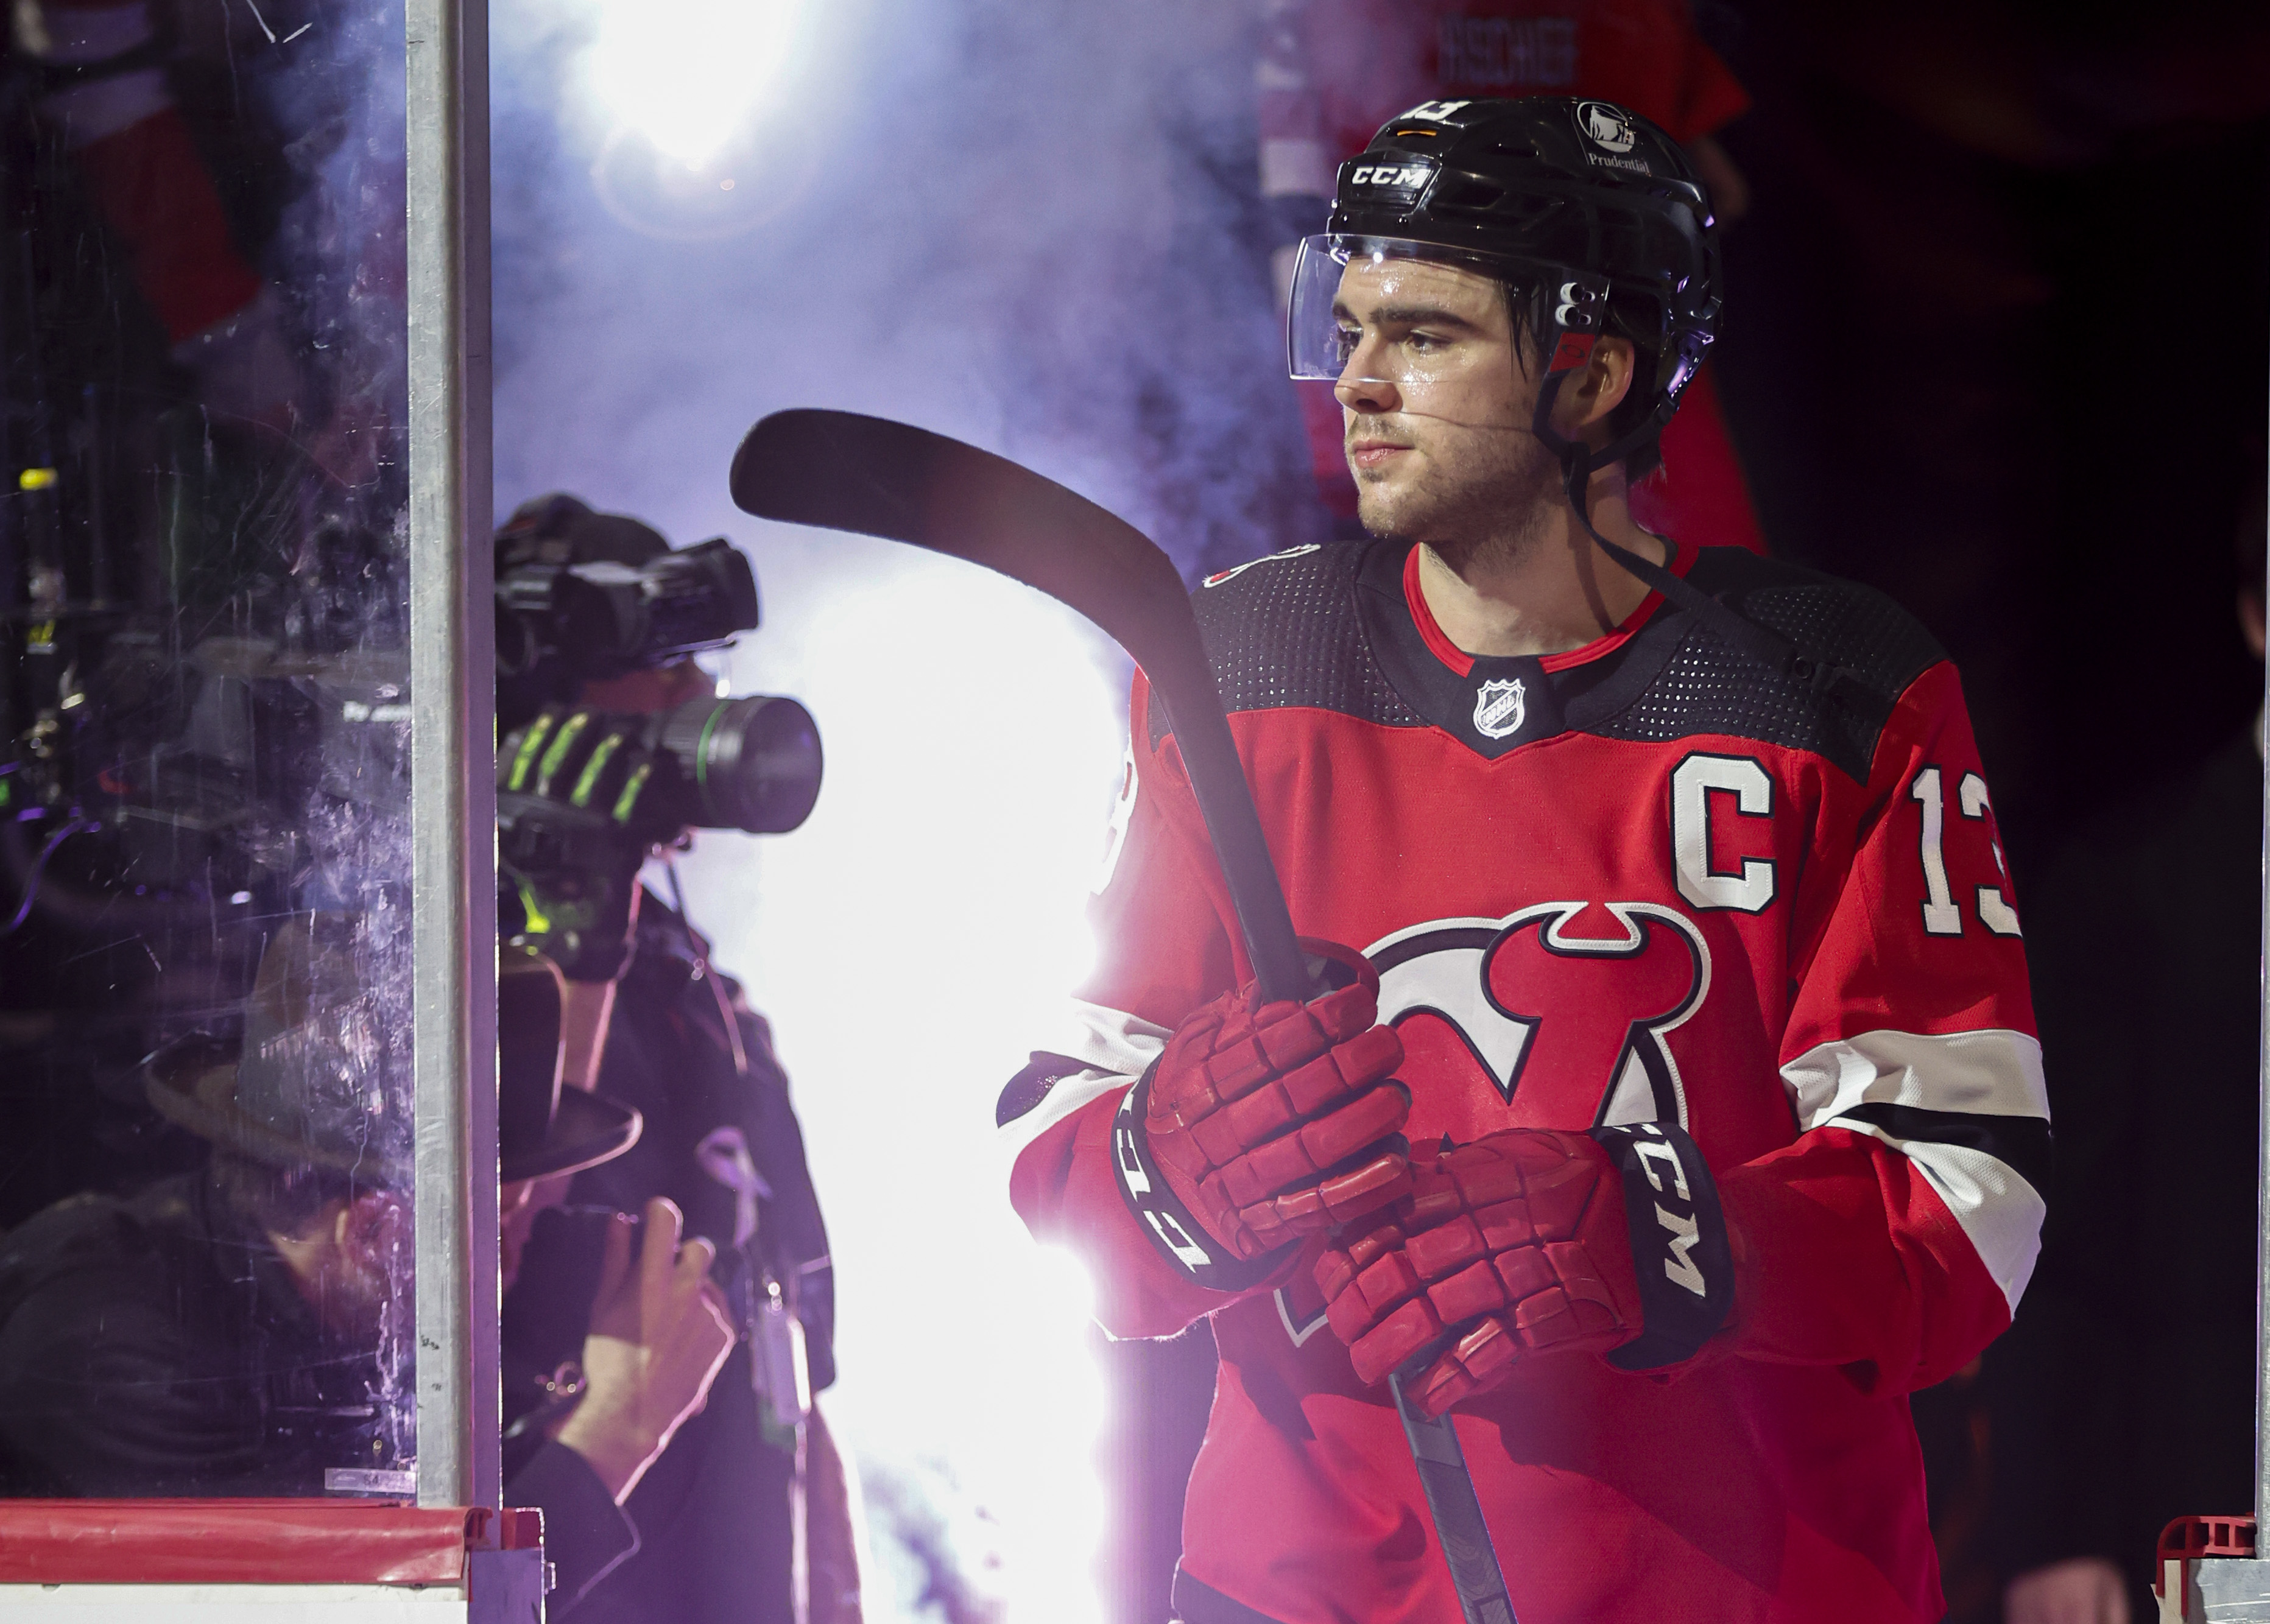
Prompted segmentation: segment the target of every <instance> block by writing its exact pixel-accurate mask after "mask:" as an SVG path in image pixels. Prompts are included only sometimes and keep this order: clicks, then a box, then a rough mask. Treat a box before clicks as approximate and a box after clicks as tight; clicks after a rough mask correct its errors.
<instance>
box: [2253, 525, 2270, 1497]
mask: <svg viewBox="0 0 2270 1624" xmlns="http://www.w3.org/2000/svg"><path fill="white" fill-rule="evenodd" d="M2264 545H2265V546H2266V547H2270V538H2266V540H2265V544H2264ZM2265 578H2266V580H2270V576H2266V577H2265ZM2263 702H2264V706H2265V710H2264V712H2263V717H2264V720H2265V722H2266V723H2270V662H2266V663H2265V664H2264V666H2263ZM2265 755H2266V757H2270V751H2266V752H2265ZM2262 805H2263V825H2262V827H2263V835H2264V849H2263V870H2262V881H2263V907H2262V917H2263V936H2262V953H2263V957H2262V960H2261V963H2262V967H2263V969H2264V980H2263V983H2262V1027H2261V1030H2260V1031H2259V1034H2257V1036H2258V1042H2259V1049H2258V1053H2259V1055H2260V1057H2261V1059H2262V1062H2263V1064H2262V1066H2261V1072H2260V1077H2259V1091H2258V1092H2259V1105H2258V1106H2257V1108H2256V1116H2257V1123H2256V1131H2257V1133H2258V1136H2259V1137H2258V1139H2257V1144H2258V1146H2259V1148H2258V1150H2257V1152H2256V1155H2257V1158H2258V1160H2257V1162H2256V1167H2255V1183H2256V1184H2257V1186H2258V1187H2259V1190H2260V1194H2259V1205H2258V1207H2257V1209H2256V1215H2255V1236H2254V1249H2255V1250H2254V1525H2255V1526H2256V1527H2257V1528H2258V1529H2259V1528H2260V1527H2262V1526H2263V1525H2264V1522H2265V1519H2266V1518H2270V760H2266V761H2265V763H2264V768H2263V779H2262Z"/></svg>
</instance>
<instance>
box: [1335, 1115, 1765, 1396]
mask: <svg viewBox="0 0 2270 1624" xmlns="http://www.w3.org/2000/svg"><path fill="white" fill-rule="evenodd" d="M1317 1286H1318V1287H1320V1288H1321V1289H1322V1290H1323V1292H1324V1303H1325V1313H1326V1316H1327V1317H1328V1318H1329V1319H1330V1321H1331V1323H1332V1330H1333V1331H1334V1332H1335V1333H1336V1334H1337V1335H1338V1336H1339V1339H1340V1340H1341V1341H1343V1342H1345V1343H1346V1344H1347V1346H1348V1353H1349V1356H1350V1358H1351V1359H1352V1360H1353V1361H1354V1364H1355V1369H1356V1375H1357V1376H1359V1377H1361V1379H1362V1380H1364V1381H1365V1382H1368V1383H1369V1382H1378V1381H1381V1380H1383V1379H1384V1378H1385V1377H1386V1376H1388V1375H1389V1373H1391V1371H1395V1370H1397V1369H1399V1368H1406V1367H1409V1368H1410V1369H1409V1373H1408V1374H1407V1376H1406V1382H1405V1390H1406V1392H1407V1393H1408V1395H1409V1396H1410V1398H1411V1400H1412V1402H1413V1404H1414V1405H1416V1407H1417V1408H1418V1409H1419V1410H1420V1412H1421V1413H1422V1414H1425V1415H1428V1416H1435V1415H1440V1414H1441V1413H1443V1411H1445V1410H1447V1409H1449V1408H1450V1406H1451V1405H1454V1404H1456V1403H1458V1401H1459V1400H1461V1399H1463V1398H1470V1397H1472V1396H1473V1394H1475V1393H1478V1392H1480V1391H1482V1390H1484V1389H1486V1388H1488V1387H1490V1386H1493V1385H1495V1383H1498V1382H1500V1381H1502V1380H1503V1379H1504V1377H1505V1376H1507V1374H1508V1373H1509V1372H1510V1371H1511V1370H1512V1368H1513V1367H1514V1366H1515V1365H1516V1364H1517V1362H1519V1361H1521V1360H1523V1359H1525V1358H1529V1357H1532V1356H1533V1355H1536V1354H1539V1353H1610V1354H1611V1357H1610V1361H1609V1362H1610V1363H1612V1364H1614V1365H1617V1366H1620V1367H1621V1368H1624V1369H1630V1370H1640V1369H1652V1368H1656V1367H1658V1366H1660V1365H1665V1364H1673V1363H1676V1362H1677V1361H1680V1360H1682V1359H1685V1358H1688V1356H1689V1355H1691V1354H1692V1353H1695V1350H1696V1349H1697V1348H1699V1347H1701V1346H1702V1343H1703V1342H1704V1341H1705V1340H1706V1339H1709V1337H1710V1335H1711V1334H1712V1333H1713V1332H1715V1331H1717V1329H1718V1328H1719V1326H1720V1325H1721V1324H1724V1323H1725V1317H1726V1313H1727V1310H1728V1309H1729V1308H1730V1307H1731V1305H1732V1300H1733V1265H1732V1254H1731V1251H1730V1250H1729V1248H1728V1244H1727V1240H1726V1233H1725V1221H1724V1220H1723V1218H1722V1217H1721V1215H1720V1212H1719V1208H1718V1198H1717V1188H1716V1186H1715V1184H1713V1183H1712V1182H1711V1178H1710V1168H1709V1167H1708V1165H1707V1164H1706V1163H1704V1161H1702V1154H1701V1153H1700V1152H1698V1151H1697V1150H1696V1149H1695V1144H1694V1141H1693V1140H1691V1139H1689V1138H1688V1137H1687V1136H1686V1135H1685V1134H1684V1133H1682V1132H1680V1131H1679V1130H1678V1129H1676V1128H1665V1127H1662V1126H1660V1125H1658V1124H1655V1123H1646V1124H1643V1125H1641V1126H1638V1127H1636V1128H1597V1129H1594V1130H1593V1131H1592V1132H1591V1134H1589V1135H1587V1134H1581V1133H1557V1132H1553V1131H1547V1130H1544V1129H1534V1128H1513V1129H1509V1130H1507V1131H1504V1132H1502V1133H1493V1134H1489V1135H1487V1137H1485V1138H1481V1139H1479V1140H1477V1141H1476V1142H1475V1143H1473V1144H1472V1145H1465V1146H1458V1147H1456V1148H1454V1149H1450V1150H1447V1151H1444V1152H1443V1153H1439V1154H1438V1155H1437V1156H1435V1158H1434V1160H1433V1161H1432V1162H1431V1163H1422V1164H1421V1165H1418V1166H1415V1167H1414V1168H1413V1189H1412V1193H1411V1194H1410V1195H1409V1196H1407V1197H1406V1198H1404V1199H1403V1201H1402V1202H1401V1203H1399V1204H1398V1206H1397V1208H1396V1211H1395V1213H1394V1215H1393V1217H1392V1218H1391V1219H1390V1220H1388V1221H1385V1222H1383V1223H1379V1224H1377V1225H1376V1226H1375V1227H1372V1228H1370V1229H1369V1230H1368V1231H1364V1232H1361V1233H1358V1234H1355V1235H1351V1236H1348V1237H1345V1243H1344V1245H1342V1246H1341V1247H1339V1248H1336V1249H1335V1250H1332V1251H1328V1252H1326V1253H1325V1254H1324V1257H1321V1258H1320V1259H1318V1260H1317ZM1611 1350H1613V1353H1611Z"/></svg>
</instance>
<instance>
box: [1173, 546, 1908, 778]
mask: <svg viewBox="0 0 2270 1624" xmlns="http://www.w3.org/2000/svg"><path fill="white" fill-rule="evenodd" d="M1406 552H1407V548H1406V547H1405V546H1404V545H1402V544H1400V543H1394V542H1384V541H1376V540H1373V541H1361V542H1346V543H1339V544H1335V545H1331V546H1324V547H1317V548H1313V549H1309V550H1306V551H1296V552H1292V553H1287V554H1284V555H1280V556H1279V557H1275V558H1270V559H1265V560H1259V561H1257V562H1256V563H1254V564H1251V565H1249V566H1247V567H1244V568H1242V569H1238V570H1235V571H1231V572H1228V574H1227V575H1217V576H1215V577H1213V582H1212V583H1211V584H1208V585H1205V586H1202V587H1200V588H1199V589H1198V591H1197V593H1196V594H1195V595H1194V601H1195V604H1196V607H1197V610H1198V629H1199V631H1200V632H1201V633H1202V634H1204V636H1205V644H1206V649H1207V650H1208V652H1209V653H1210V654H1211V655H1212V656H1213V673H1214V681H1215V682H1216V683H1217V684H1218V685H1219V686H1220V689H1221V699H1222V704H1223V706H1224V707H1225V708H1227V709H1228V711H1229V712H1230V713H1231V714H1232V715H1235V714H1236V713H1237V712H1240V711H1252V710H1273V709H1280V708H1288V707H1295V706H1297V707H1304V708H1317V709H1323V710H1332V711H1338V712H1339V713H1340V714H1341V715H1343V716H1355V717H1358V718H1361V720H1363V721H1366V722H1371V723H1378V724H1379V725H1381V726H1383V727H1428V726H1435V727H1439V728H1441V729H1443V730H1444V731H1445V732H1448V733H1450V734H1451V735H1452V736H1453V737H1455V738H1458V739H1460V740H1461V741H1462V742H1464V743H1465V745H1467V746H1468V747H1469V748H1471V749H1473V750H1474V751H1475V752H1476V753H1479V754H1480V755H1483V756H1486V757H1489V758H1492V759H1495V758H1496V757H1498V756H1501V755H1503V754H1505V753H1507V752H1508V751H1510V750H1513V749H1515V748H1517V747H1518V746H1519V745H1525V744H1531V743H1533V742H1535V741H1536V740H1538V739H1539V738H1549V737H1551V736H1553V735H1554V734H1556V733H1560V732H1563V731H1573V732H1579V733H1591V734H1595V735H1597V736H1599V737H1600V738H1625V739H1636V740H1662V739H1676V738H1687V737H1689V736H1691V735H1695V734H1698V733H1717V734H1726V735H1732V737H1734V738H1747V739H1754V740H1755V741H1757V742H1758V743H1761V744H1767V745H1781V746H1783V747H1784V748H1788V749H1792V750H1802V751H1805V752H1807V753H1811V754H1814V755H1818V756H1821V758H1823V759H1824V760H1828V761H1829V762H1831V763H1833V764H1834V765H1835V766H1836V767H1837V768H1841V769H1842V770H1843V772H1845V773H1846V774H1848V775H1851V777H1853V778H1854V779H1857V780H1860V781H1864V782H1865V781H1866V778H1867V776H1868V767H1869V763H1870V761H1871V760H1873V757H1874V754H1875V749H1876V740H1877V737H1878V735H1879V734H1881V732H1882V730H1883V726H1884V723H1885V721H1886V719H1887V718H1888V716H1890V715H1891V712H1892V708H1893V706H1894V705H1895V704H1896V703H1897V702H1898V701H1899V696H1900V695H1901V693H1903V692H1905V691H1906V689H1907V686H1908V685H1909V684H1910V683H1911V682H1913V681H1914V680H1915V679H1916V678H1917V677H1918V676H1920V675H1921V674H1922V673H1923V672H1924V671H1925V670H1927V669H1928V668H1929V667H1931V666H1932V665H1934V664H1938V663H1939V662H1940V660H1942V659H1944V658H1945V657H1946V655H1945V653H1944V651H1943V650H1942V649H1940V646H1939V644H1938V643H1937V642H1936V641H1934V640H1933V639H1932V635H1931V634H1930V633H1928V632H1926V631H1925V630H1924V629H1923V627H1921V626H1920V625H1918V623H1917V622H1916V621H1915V619H1913V618H1912V617H1910V615H1909V614H1908V613H1907V612H1905V611H1904V610H1903V609H1901V608H1900V607H1899V605H1898V604H1895V603H1893V602H1892V600H1891V599H1890V598H1888V597H1885V596H1884V595H1883V594H1882V593H1881V592H1878V591H1875V590H1873V589H1871V588H1868V587H1864V586H1858V585H1855V584H1853V583H1852V582H1845V581H1838V580H1836V579H1835V578H1834V577H1832V576H1829V575H1818V574H1816V573H1814V571H1812V570H1808V569H1801V568H1799V567H1797V566H1795V565H1792V564H1784V563H1779V562H1777V561H1775V560H1769V559H1762V558H1759V557H1757V556H1756V555H1755V554H1754V553H1751V552H1744V551H1743V550H1741V549H1740V548H1738V547H1708V548H1705V549H1703V551H1702V555H1701V557H1699V558H1698V559H1697V560H1695V566H1694V567H1693V568H1692V569H1691V570H1690V571H1689V572H1688V576H1687V579H1688V581H1689V582H1692V583H1693V584H1694V585H1695V586H1696V587H1699V588H1701V589H1702V590H1703V591H1705V592H1707V593H1709V594H1710V595H1711V596H1712V597H1717V598H1719V599H1721V600H1722V601H1723V602H1725V604H1727V605H1728V606H1730V607H1731V608H1732V609H1733V610H1735V611H1736V612H1739V613H1740V614H1742V615H1744V616H1747V618H1749V619H1753V620H1755V621H1757V622H1758V623H1759V624H1761V625H1762V626H1764V627H1768V628H1769V629H1771V630H1772V631H1774V632H1777V633H1778V634H1781V635H1782V636H1783V637H1785V638H1787V639H1789V640H1790V641H1792V642H1794V643H1796V644H1797V645H1798V646H1799V648H1801V649H1805V650H1806V652H1807V653H1808V654H1810V655H1812V656H1814V657H1815V658H1820V659H1826V660H1831V661H1834V662H1835V663H1836V664H1838V665H1840V666H1842V667H1843V669H1844V670H1845V671H1847V672H1849V673H1850V675H1851V678H1852V679H1853V680H1852V681H1851V682H1850V683H1847V684H1844V685H1842V686H1839V687H1838V688H1837V689H1836V691H1835V692H1834V693H1822V692H1821V691H1820V690H1819V689H1818V688H1816V687H1812V686H1806V684H1804V683H1803V682H1801V681H1799V680H1798V679H1794V678H1792V677H1791V676H1789V675H1787V674H1786V673H1784V672H1783V671H1777V670H1775V669H1774V668H1773V667H1771V666H1769V665H1768V664H1764V663H1763V662H1762V661H1761V660H1760V659H1758V658H1757V657H1756V656H1755V655H1754V654H1752V653H1750V652H1749V651H1747V650H1745V649H1733V648H1729V647H1728V646H1727V645H1726V643H1725V641H1724V640H1723V639H1722V638H1721V637H1720V636H1719V635H1718V634H1717V632H1715V631H1714V630H1713V629H1712V628H1711V627H1710V626H1707V625H1705V624H1702V622H1700V621H1699V620H1698V619H1696V618H1695V616H1693V615H1691V614H1689V613H1688V612H1685V611H1684V610H1681V609H1680V608H1679V607H1678V606H1677V605H1676V604H1662V605H1661V606H1659V607H1658V609H1657V611H1656V612H1655V613H1654V614H1653V615H1652V616H1651V617H1650V619H1648V622H1647V624H1646V625H1645V626H1643V627H1641V628H1640V629H1639V631H1638V632H1637V633H1636V634H1634V635H1633V636H1632V637H1631V638H1630V640H1629V641H1627V642H1625V643H1624V644H1623V645H1622V646H1621V647H1620V648H1617V649H1613V650H1611V651H1610V652H1609V653H1607V654H1606V655H1604V656H1601V657H1600V658H1599V659H1596V660H1588V661H1585V662H1584V663H1583V664H1579V665H1575V666H1571V667H1569V668H1567V669H1565V670H1562V671H1546V670H1545V668H1544V666H1543V664H1541V663H1540V662H1539V661H1538V660H1536V659H1534V658H1532V657H1529V656H1521V657H1517V658H1492V657H1487V656H1483V657H1478V658H1477V659H1476V660H1475V661H1474V668H1473V672H1472V673H1471V674H1470V675H1468V676H1465V677H1460V676H1458V674H1457V673H1456V672H1454V671H1450V669H1449V668H1448V667H1446V666H1445V665H1443V663H1442V662H1441V661H1440V660H1438V659H1436V658H1435V656H1434V654H1433V652H1432V651H1431V650H1429V649H1428V647H1427V646H1426V643H1425V641H1424V640H1423V639H1421V636H1420V634H1419V628H1418V627H1417V626H1416V625H1415V624H1414V623H1413V620H1412V618H1411V611H1410V605H1409V604H1408V603H1407V602H1406V599H1405V597H1404V594H1403V563H1404V559H1405V556H1406ZM1165 733H1166V726H1165V717H1164V715H1163V713H1162V712H1161V711H1160V710H1158V709H1154V710H1153V712H1152V716H1151V742H1152V744H1153V745H1154V746H1155V745H1157V744H1158V742H1159V741H1160V739H1161V738H1163V737H1164V736H1165Z"/></svg>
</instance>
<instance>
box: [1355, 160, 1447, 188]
mask: <svg viewBox="0 0 2270 1624" xmlns="http://www.w3.org/2000/svg"><path fill="white" fill-rule="evenodd" d="M1434 173H1435V172H1434V170H1433V169H1432V168H1430V167H1428V166H1427V165H1425V164H1365V165H1363V166H1362V167H1360V168H1358V169H1357V170H1356V172H1355V173H1354V174H1351V175H1350V176H1348V184H1349V185H1351V186H1424V185H1426V184H1427V177H1428V175H1430V174H1434Z"/></svg>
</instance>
